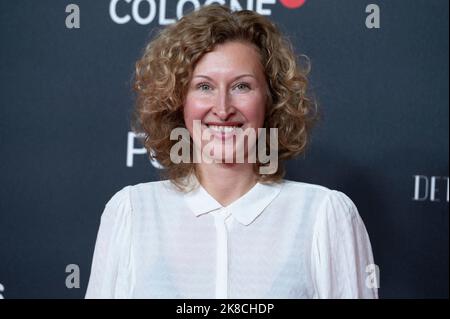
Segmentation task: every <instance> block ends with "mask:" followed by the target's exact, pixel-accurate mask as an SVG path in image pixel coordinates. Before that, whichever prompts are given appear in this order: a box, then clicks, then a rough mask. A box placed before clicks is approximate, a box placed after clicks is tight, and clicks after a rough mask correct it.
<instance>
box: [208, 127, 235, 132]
mask: <svg viewBox="0 0 450 319" xmlns="http://www.w3.org/2000/svg"><path fill="white" fill-rule="evenodd" d="M208 127H209V128H210V129H211V130H213V131H216V132H219V133H230V132H233V131H234V130H235V129H236V128H237V126H222V125H221V126H219V125H208Z"/></svg>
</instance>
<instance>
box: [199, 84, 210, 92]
mask: <svg viewBox="0 0 450 319" xmlns="http://www.w3.org/2000/svg"><path fill="white" fill-rule="evenodd" d="M197 88H199V89H200V90H201V91H208V90H209V89H210V88H211V87H210V86H209V84H206V83H200V84H199V85H198V86H197Z"/></svg>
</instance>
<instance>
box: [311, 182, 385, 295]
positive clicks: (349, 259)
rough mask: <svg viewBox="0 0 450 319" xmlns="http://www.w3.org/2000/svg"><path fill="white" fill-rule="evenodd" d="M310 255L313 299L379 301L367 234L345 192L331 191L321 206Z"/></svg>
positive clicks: (375, 274)
mask: <svg viewBox="0 0 450 319" xmlns="http://www.w3.org/2000/svg"><path fill="white" fill-rule="evenodd" d="M311 254H312V256H311V257H312V258H311V263H312V265H311V268H312V276H313V280H314V286H315V297H316V298H332V299H337V298H366V299H372V298H378V289H377V288H378V285H377V283H378V273H377V272H376V271H375V269H376V266H375V265H374V260H373V254H372V247H371V244H370V240H369V235H368V234H367V231H366V228H365V226H364V223H363V221H362V219H361V217H360V215H359V213H358V210H357V208H356V206H355V204H354V203H353V202H352V200H351V199H350V198H349V197H348V196H347V195H345V194H344V193H342V192H339V191H336V190H331V191H330V192H329V193H328V195H327V198H326V200H325V202H324V203H323V205H321V209H320V210H319V212H318V216H317V220H316V224H315V227H314V235H313V242H312V251H311Z"/></svg>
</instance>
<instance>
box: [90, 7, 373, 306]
mask: <svg viewBox="0 0 450 319" xmlns="http://www.w3.org/2000/svg"><path fill="white" fill-rule="evenodd" d="M306 73H307V72H306V70H302V69H301V68H300V66H299V64H298V62H297V61H296V58H295V55H294V52H293V50H292V47H291V45H290V43H289V41H287V40H286V39H285V38H284V37H283V36H282V35H281V34H280V32H279V31H278V29H277V28H276V27H275V25H274V24H273V23H271V22H270V21H269V20H268V19H267V18H265V17H263V16H260V15H258V14H256V13H254V12H252V11H239V12H231V11H230V10H229V9H228V8H226V7H224V6H218V5H212V6H206V7H203V8H202V9H200V10H198V11H195V12H193V13H191V14H189V15H186V16H185V17H184V18H182V19H180V20H179V21H178V22H177V23H175V24H173V25H171V26H168V27H166V28H165V29H164V30H162V31H161V32H160V33H159V34H158V35H157V36H156V38H155V39H154V40H153V41H151V42H150V43H149V44H148V46H147V47H146V48H145V52H144V54H143V56H142V58H141V59H140V60H139V61H138V62H137V64H136V77H135V90H136V92H137V102H136V112H135V113H136V124H137V125H135V129H136V131H137V132H143V133H144V134H145V136H146V138H145V146H146V148H147V150H148V151H149V154H151V156H152V158H153V159H156V160H158V162H159V163H160V164H161V165H163V166H164V168H165V170H164V173H165V176H166V177H167V179H166V180H162V181H158V182H149V183H142V184H138V185H134V186H127V187H125V188H123V189H122V190H120V191H119V192H117V193H116V194H115V195H114V196H113V197H112V198H111V199H110V201H109V202H108V203H107V204H106V207H105V210H104V212H103V215H102V219H101V225H100V229H99V233H98V237H97V242H96V247H95V252H94V259H93V264H92V270H91V277H90V280H89V285H88V290H87V293H86V297H87V298H377V296H378V295H377V289H376V288H373V287H372V286H370V285H368V284H367V282H368V280H367V277H368V276H369V275H370V274H369V273H367V272H366V269H368V268H367V267H371V266H373V257H372V250H371V246H370V241H369V237H368V235H367V232H366V229H365V227H364V224H363V222H362V220H361V218H360V216H359V214H358V211H357V208H356V207H355V205H354V203H353V202H352V201H351V200H350V198H349V197H347V196H346V195H345V194H344V193H342V192H339V191H337V190H330V189H328V188H326V187H324V186H320V185H314V184H308V183H302V182H294V181H288V180H285V179H283V174H284V170H283V166H282V165H281V161H284V160H286V159H289V158H292V157H294V156H296V155H298V154H300V153H302V152H303V151H304V149H305V147H306V144H307V140H308V137H309V134H310V130H311V128H312V125H313V123H314V121H315V120H316V118H317V112H316V107H315V104H314V103H312V102H311V101H310V100H309V99H308V98H307V97H306V88H307V78H306ZM196 125H197V126H196ZM178 128H182V129H183V128H185V129H186V131H187V132H188V137H187V138H186V136H183V135H182V134H181V139H180V138H179V135H177V134H178V133H177V134H174V132H175V130H177V129H178ZM260 128H266V129H267V130H266V131H263V130H258V129H260ZM270 128H274V129H276V130H275V132H276V134H275V139H274V135H272V134H271V132H270V131H269V129H270ZM244 131H245V132H246V134H247V133H248V135H246V136H247V137H246V139H244V141H245V142H242V141H243V140H242V139H241V140H240V142H238V140H239V139H238V137H242V136H243V134H244ZM177 132H179V131H177ZM196 132H197V133H199V134H196ZM252 132H253V133H255V135H254V136H257V139H252V138H250V137H251V136H252V135H251V134H250V133H252ZM174 136H175V137H176V136H178V138H174ZM205 136H206V138H204V137H205ZM235 139H236V140H235ZM261 141H263V142H261ZM264 141H265V142H264ZM180 143H181V145H182V146H183V145H184V146H187V147H184V148H179V147H177V148H175V146H180ZM207 147H208V151H206V152H205V149H206V148H207ZM256 147H258V150H259V148H263V149H264V147H267V149H264V152H265V153H264V152H261V153H258V155H264V154H267V152H269V153H274V150H275V153H276V157H277V158H275V160H277V163H276V165H272V164H273V163H269V162H268V161H267V160H264V158H263V157H264V156H258V158H257V159H256V160H255V161H252V160H251V156H250V155H251V154H252V153H250V151H254V150H255V149H256ZM180 149H181V151H184V153H185V154H184V156H185V157H183V158H184V160H174V159H175V158H176V156H175V155H179V154H178V153H179V151H180ZM174 150H176V151H174ZM211 150H212V151H211ZM175 153H176V154H175ZM263 153H264V154H263ZM186 154H187V157H186ZM194 154H200V157H199V158H200V160H198V159H199V158H197V160H196V161H195V160H193V158H194V157H195V156H194ZM238 155H239V156H241V155H243V158H244V160H243V161H237V159H238ZM262 158H263V160H262ZM186 159H187V160H186ZM272 159H273V158H272ZM278 161H279V162H278ZM269 166H270V167H269ZM264 168H266V170H264Z"/></svg>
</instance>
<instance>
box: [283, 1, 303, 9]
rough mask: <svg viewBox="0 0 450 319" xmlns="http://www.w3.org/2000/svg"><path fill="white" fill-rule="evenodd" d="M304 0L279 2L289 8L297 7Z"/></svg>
mask: <svg viewBox="0 0 450 319" xmlns="http://www.w3.org/2000/svg"><path fill="white" fill-rule="evenodd" d="M305 1H306V0H280V2H281V4H282V5H284V6H285V7H286V8H289V9H295V8H299V7H301V6H302V5H303V4H305Z"/></svg>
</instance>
